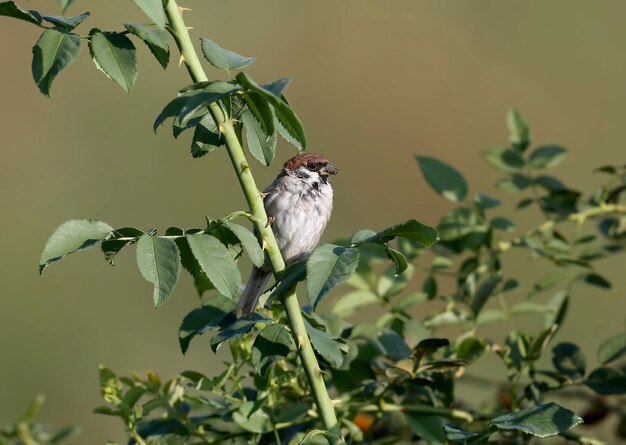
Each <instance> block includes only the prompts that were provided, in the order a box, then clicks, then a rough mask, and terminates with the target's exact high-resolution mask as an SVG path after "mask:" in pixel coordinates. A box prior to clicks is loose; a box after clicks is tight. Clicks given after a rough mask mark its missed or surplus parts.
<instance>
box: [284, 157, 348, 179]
mask: <svg viewBox="0 0 626 445" xmlns="http://www.w3.org/2000/svg"><path fill="white" fill-rule="evenodd" d="M284 170H285V172H286V173H287V174H292V175H295V176H297V177H299V178H301V179H303V180H306V181H307V182H317V181H318V180H320V181H321V182H323V183H326V182H327V181H328V176H329V175H336V174H337V173H339V170H337V169H336V168H335V167H333V166H332V164H331V163H330V162H328V160H327V159H326V158H325V157H324V156H322V155H320V154H318V153H302V154H299V155H297V156H294V157H293V158H291V159H289V160H288V161H287V162H285V165H284Z"/></svg>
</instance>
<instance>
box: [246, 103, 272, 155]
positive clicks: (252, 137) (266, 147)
mask: <svg viewBox="0 0 626 445" xmlns="http://www.w3.org/2000/svg"><path fill="white" fill-rule="evenodd" d="M241 120H242V122H243V125H244V128H245V129H246V140H247V142H248V150H250V153H251V154H252V156H254V158H255V159H256V160H257V161H259V162H260V163H261V164H263V165H265V166H266V167H267V166H268V165H270V164H271V163H272V161H273V160H274V155H275V153H276V133H273V134H271V136H268V135H267V133H266V132H265V130H263V126H262V124H261V122H260V121H258V120H257V118H256V117H255V116H254V114H252V112H251V111H249V110H246V111H244V112H243V113H242V114H241Z"/></svg>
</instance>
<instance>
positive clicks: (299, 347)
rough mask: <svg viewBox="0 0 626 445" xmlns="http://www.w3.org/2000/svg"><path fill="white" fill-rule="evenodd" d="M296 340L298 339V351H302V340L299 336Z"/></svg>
mask: <svg viewBox="0 0 626 445" xmlns="http://www.w3.org/2000/svg"><path fill="white" fill-rule="evenodd" d="M296 338H297V339H298V349H302V346H303V345H304V339H303V338H302V336H301V335H300V334H298V335H296ZM318 369H319V368H318Z"/></svg>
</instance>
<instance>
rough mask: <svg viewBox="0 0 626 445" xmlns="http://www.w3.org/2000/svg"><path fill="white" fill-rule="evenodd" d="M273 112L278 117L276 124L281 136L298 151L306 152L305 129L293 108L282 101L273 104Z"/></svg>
mask: <svg viewBox="0 0 626 445" xmlns="http://www.w3.org/2000/svg"><path fill="white" fill-rule="evenodd" d="M272 110H273V111H274V115H275V116H276V121H275V122H274V124H275V125H276V128H278V132H279V133H280V134H281V136H282V137H283V138H285V140H286V141H287V142H289V143H290V144H291V145H293V146H294V147H296V148H297V149H298V150H300V151H302V150H304V149H305V148H306V134H305V132H304V127H303V126H302V122H300V119H298V116H297V115H296V113H295V112H294V111H293V109H292V108H291V106H290V105H288V104H287V103H285V102H284V101H282V100H281V101H278V102H276V103H274V104H273V106H272Z"/></svg>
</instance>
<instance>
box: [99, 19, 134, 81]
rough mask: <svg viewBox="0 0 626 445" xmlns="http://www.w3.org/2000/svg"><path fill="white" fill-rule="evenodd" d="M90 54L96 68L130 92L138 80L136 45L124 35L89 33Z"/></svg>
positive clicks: (100, 32)
mask: <svg viewBox="0 0 626 445" xmlns="http://www.w3.org/2000/svg"><path fill="white" fill-rule="evenodd" d="M89 37H90V38H89V52H90V53H91V58H92V59H93V62H94V63H95V64H96V67H97V68H98V69H99V70H100V71H102V72H103V73H104V74H105V75H106V76H107V77H108V78H109V79H111V80H113V81H114V82H116V83H117V84H118V85H119V86H121V87H122V88H123V89H124V91H126V92H128V91H130V89H131V88H132V87H133V85H134V84H135V80H136V79H137V58H136V51H135V45H133V42H131V41H130V39H129V38H128V37H126V36H125V35H124V34H122V33H117V32H102V31H100V30H99V29H97V28H94V29H92V30H91V31H89Z"/></svg>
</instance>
